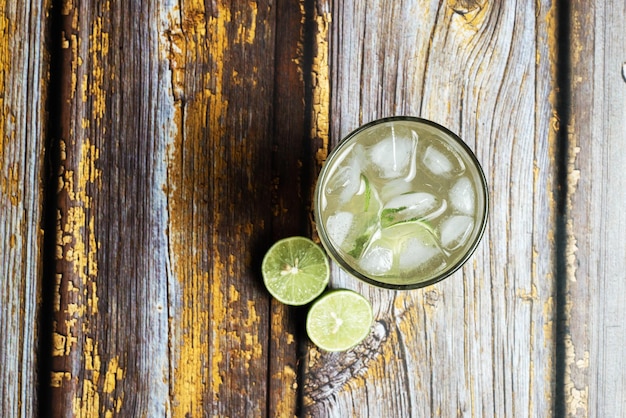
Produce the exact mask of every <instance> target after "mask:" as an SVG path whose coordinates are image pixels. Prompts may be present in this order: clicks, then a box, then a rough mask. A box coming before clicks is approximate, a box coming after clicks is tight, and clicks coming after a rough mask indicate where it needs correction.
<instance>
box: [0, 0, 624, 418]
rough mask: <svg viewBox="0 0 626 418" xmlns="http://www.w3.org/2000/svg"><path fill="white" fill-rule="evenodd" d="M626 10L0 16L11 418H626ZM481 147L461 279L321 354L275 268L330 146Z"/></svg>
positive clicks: (465, 7) (578, 4) (154, 8)
mask: <svg viewBox="0 0 626 418" xmlns="http://www.w3.org/2000/svg"><path fill="white" fill-rule="evenodd" d="M625 33H626V8H625V6H624V3H623V2H620V1H610V0H595V1H588V0H574V1H571V2H570V1H566V0H562V1H556V0H555V1H550V0H536V1H530V0H526V1H487V0H458V1H454V0H448V1H426V0H394V1H391V0H389V1H380V0H378V1H376V0H363V1H347V0H345V1H344V0H336V1H334V2H333V1H330V0H300V1H295V0H291V1H288V0H276V1H271V0H258V1H254V0H248V1H243V0H241V1H239V0H212V1H200V0H185V1H175V0H154V1H138V0H128V1H112V0H101V1H100V0H85V1H75V0H24V1H13V0H0V133H1V136H0V237H1V238H0V255H1V257H2V262H1V263H0V304H1V305H0V306H1V309H0V338H1V340H2V343H1V344H0V365H1V366H0V395H1V397H0V416H2V417H18V416H20V417H30V416H37V415H47V414H48V413H50V414H51V415H52V416H79V417H87V416H89V417H91V416H103V417H111V416H125V417H139V416H146V417H160V416H173V417H185V416H189V417H203V416H208V417H214V416H218V417H226V416H230V417H264V416H272V417H274V416H293V415H300V416H313V417H347V416H354V417H375V418H379V417H428V416H443V417H450V416H476V417H481V416H484V417H490V416H497V417H503V416H509V417H521V416H533V417H546V416H552V415H557V416H576V417H585V416H590V417H596V416H597V417H625V416H626V371H625V370H626V348H625V347H626V325H625V319H626V308H625V307H624V301H625V299H626V208H625V203H626V176H624V171H625V170H626V153H625V152H624V149H625V147H626V129H625V128H626V124H625V122H624V121H625V120H626V100H625V98H626V69H625V67H624V63H625V62H626V36H625V35H624V34H625ZM398 114H408V115H416V116H422V117H425V118H429V119H432V120H434V121H436V122H439V123H441V124H443V125H445V126H447V127H449V128H450V129H451V130H453V131H454V132H456V133H458V134H459V135H460V136H461V137H462V138H464V139H465V141H466V142H467V143H468V144H469V145H470V147H471V148H472V149H474V150H475V152H476V154H477V156H478V158H479V160H480V161H481V162H482V164H483V167H484V169H485V171H486V173H487V177H488V182H489V192H490V195H491V213H490V218H489V223H488V228H487V231H486V234H485V236H484V239H483V241H482V243H481V245H480V246H479V248H478V250H477V251H476V253H475V254H474V256H473V257H472V258H471V260H470V261H469V263H468V264H466V266H465V267H464V268H463V269H462V271H460V272H458V273H456V274H455V275H453V276H452V277H450V278H449V279H447V280H445V281H443V282H441V283H439V284H436V285H434V286H430V287H427V288H425V289H422V290H415V291H406V292H394V291H388V290H380V289H376V288H373V287H370V286H368V285H365V284H362V283H360V282H358V281H356V280H355V279H353V278H351V277H349V276H348V275H346V274H344V273H342V272H341V271H339V270H338V269H337V268H333V276H332V279H331V285H332V287H346V288H351V289H355V290H357V291H359V292H361V293H363V294H364V295H365V296H367V297H368V298H369V299H370V300H371V301H372V303H373V305H374V309H375V314H376V321H375V325H374V327H373V330H372V333H371V335H370V336H369V337H368V338H367V340H366V341H365V342H364V343H363V344H362V345H360V346H358V347H357V348H355V349H354V350H352V351H350V352H347V353H342V354H328V353H324V352H321V351H319V350H317V349H316V348H315V347H314V346H312V345H311V344H310V342H309V341H308V340H307V338H306V334H305V332H304V331H303V316H304V313H305V312H306V310H305V309H297V308H288V307H285V306H282V305H281V304H279V303H277V302H276V301H275V300H272V299H271V298H270V297H269V295H268V293H267V292H266V290H265V289H264V287H263V284H262V280H261V277H260V273H259V270H260V267H259V265H260V260H261V258H262V256H263V254H264V252H265V251H266V250H267V249H268V248H269V246H270V245H271V244H272V243H273V242H274V241H275V240H277V239H279V238H282V237H286V236H291V235H306V236H312V237H314V238H315V237H316V233H315V229H314V225H313V222H312V211H311V199H312V191H313V188H314V185H315V181H316V178H317V174H318V172H319V169H320V167H321V164H322V163H323V162H324V160H325V157H326V156H327V154H328V152H329V151H330V150H331V149H332V148H333V147H334V146H335V145H336V144H337V142H338V141H339V140H340V139H341V138H342V136H343V135H345V134H347V133H348V132H349V131H351V130H352V129H354V128H356V127H357V126H359V125H360V124H362V123H365V122H367V121H370V120H373V119H376V118H379V117H383V116H389V115H398Z"/></svg>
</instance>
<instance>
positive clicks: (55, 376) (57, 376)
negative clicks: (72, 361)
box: [50, 372, 72, 388]
mask: <svg viewBox="0 0 626 418" xmlns="http://www.w3.org/2000/svg"><path fill="white" fill-rule="evenodd" d="M71 379H72V375H71V374H70V373H68V372H52V373H50V387H53V388H60V387H61V386H62V385H63V382H64V381H70V380H71Z"/></svg>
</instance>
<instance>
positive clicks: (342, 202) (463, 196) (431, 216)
mask: <svg viewBox="0 0 626 418" xmlns="http://www.w3.org/2000/svg"><path fill="white" fill-rule="evenodd" d="M488 201H489V197H488V192H487V182H486V179H485V175H484V173H483V171H482V168H481V167H480V164H479V163H478V160H477V159H476V156H475V155H474V153H473V152H472V151H471V150H470V149H469V147H468V146H467V145H466V144H465V143H464V142H463V141H462V140H461V139H460V138H459V137H458V136H457V135H455V134H454V133H452V132H450V131H449V130H448V129H446V128H444V127H442V126H440V125H438V124H436V123H434V122H431V121H429V120H425V119H421V118H416V117H406V116H401V117H391V118H385V119H379V120H376V121H373V122H370V123H368V124H366V125H364V126H362V127H360V128H358V129H357V130H355V131H354V132H352V133H350V134H349V135H348V136H347V137H346V138H345V139H344V140H343V141H342V142H341V143H340V144H339V145H338V146H337V147H336V148H335V149H334V150H333V151H332V152H331V153H330V155H329V157H328V159H327V160H326V162H325V164H324V166H323V167H322V171H321V173H320V176H319V179H318V183H317V187H316V191H315V218H316V223H317V230H318V233H319V235H320V238H321V241H322V244H323V246H324V248H325V249H326V251H327V252H328V253H329V254H330V256H331V257H332V258H333V259H334V260H335V261H336V262H337V263H338V264H339V265H340V266H341V267H342V268H343V269H344V270H346V271H347V272H349V273H350V274H352V275H354V276H356V277H357V278H359V279H361V280H363V281H365V282H368V283H370V284H373V285H376V286H381V287H385V288H391V289H413V288H419V287H424V286H428V285H430V284H433V283H435V282H438V281H439V280H442V279H444V278H446V277H448V276H450V275H451V274H452V273H454V272H455V271H456V270H458V269H459V268H460V267H461V266H462V265H463V264H464V263H465V262H466V261H467V260H468V258H469V257H470V256H471V255H472V253H473V252H474V250H475V249H476V247H477V245H478V242H479V241H480V239H481V237H482V235H483V231H484V229H485V225H486V222H487V213H488V206H489V205H488Z"/></svg>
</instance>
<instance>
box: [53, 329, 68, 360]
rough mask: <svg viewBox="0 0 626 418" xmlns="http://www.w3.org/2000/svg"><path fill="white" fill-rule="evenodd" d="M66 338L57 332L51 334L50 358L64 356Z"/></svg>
mask: <svg viewBox="0 0 626 418" xmlns="http://www.w3.org/2000/svg"><path fill="white" fill-rule="evenodd" d="M66 342H67V338H66V337H65V335H61V334H59V333H58V332H54V333H52V356H53V357H57V356H64V355H65V352H66Z"/></svg>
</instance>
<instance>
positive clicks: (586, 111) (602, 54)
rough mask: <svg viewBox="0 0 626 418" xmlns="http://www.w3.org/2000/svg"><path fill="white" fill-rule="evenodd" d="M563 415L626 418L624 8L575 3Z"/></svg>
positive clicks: (572, 12)
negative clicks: (621, 417) (623, 417)
mask: <svg viewBox="0 0 626 418" xmlns="http://www.w3.org/2000/svg"><path fill="white" fill-rule="evenodd" d="M570 8H571V9H570V19H569V22H568V23H569V28H568V29H569V33H570V35H571V43H570V45H571V46H570V51H569V52H570V59H571V73H570V77H571V103H570V117H569V121H567V122H569V124H568V126H567V129H568V139H569V149H568V156H569V159H568V171H567V174H568V180H569V181H568V188H567V198H568V200H567V204H568V214H569V217H568V223H567V238H568V246H567V253H566V255H567V266H566V268H567V281H566V282H565V286H564V287H565V289H564V290H565V292H564V296H565V300H564V301H563V303H564V306H563V317H564V318H563V319H564V320H565V327H564V330H565V335H564V336H563V338H564V341H563V353H562V354H563V359H562V360H561V361H563V362H564V378H563V388H562V391H563V396H564V399H563V401H564V409H563V412H564V414H563V415H564V416H572V417H587V416H604V417H620V416H625V415H626V373H625V372H624V370H625V369H626V348H625V347H626V325H625V320H626V308H625V307H624V295H625V294H626V243H625V240H624V232H625V231H626V217H625V215H624V202H626V180H624V175H623V172H624V167H626V157H625V155H624V147H625V146H626V123H625V122H624V121H625V120H626V102H625V101H624V98H625V97H626V73H625V70H624V63H625V62H626V55H625V51H626V40H625V38H624V33H625V32H626V9H624V4H623V2H621V3H620V2H618V3H615V2H611V1H595V2H584V1H575V2H571V6H570Z"/></svg>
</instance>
